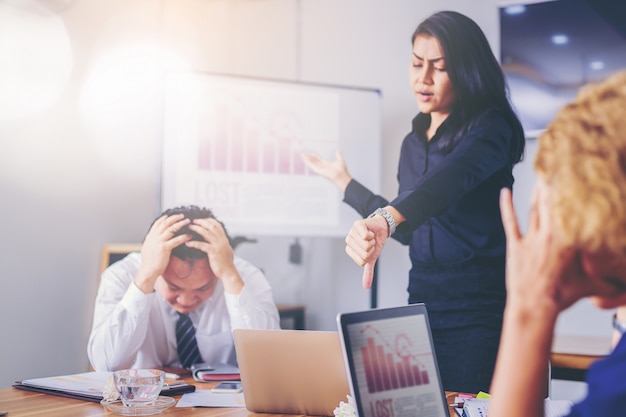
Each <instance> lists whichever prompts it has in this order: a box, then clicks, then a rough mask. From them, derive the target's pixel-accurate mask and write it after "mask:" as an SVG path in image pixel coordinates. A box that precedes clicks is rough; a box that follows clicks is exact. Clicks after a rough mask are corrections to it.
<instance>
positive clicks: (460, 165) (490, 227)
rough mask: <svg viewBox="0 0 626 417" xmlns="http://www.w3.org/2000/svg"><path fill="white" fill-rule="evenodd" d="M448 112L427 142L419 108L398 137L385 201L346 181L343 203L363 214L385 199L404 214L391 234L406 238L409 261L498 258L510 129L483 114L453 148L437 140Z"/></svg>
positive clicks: (423, 116)
mask: <svg viewBox="0 0 626 417" xmlns="http://www.w3.org/2000/svg"><path fill="white" fill-rule="evenodd" d="M449 119H450V117H449V118H448V119H447V120H446V121H445V122H444V123H443V124H442V125H441V126H440V127H439V129H438V130H437V133H436V134H435V136H433V138H432V139H431V140H430V141H428V140H427V139H426V134H425V132H426V129H427V128H428V126H429V125H430V115H427V114H418V115H417V116H416V117H415V118H414V119H413V129H412V131H411V133H409V134H408V135H407V136H406V137H405V138H404V141H403V143H402V148H401V152H400V162H399V165H398V182H399V193H398V196H397V197H396V198H395V199H394V200H392V201H391V202H388V201H387V200H386V199H385V198H383V197H381V196H379V195H375V194H374V193H372V192H371V191H369V190H368V189H367V188H365V187H364V186H363V185H361V184H360V183H358V182H357V181H355V180H352V181H351V182H350V184H348V187H347V188H346V191H345V196H344V202H346V203H348V204H349V205H350V206H352V207H353V208H355V209H356V210H357V211H358V212H359V213H360V214H361V215H362V216H363V217H365V216H367V215H369V214H370V213H371V212H373V211H374V210H375V209H376V208H378V207H384V206H386V205H388V204H390V205H391V206H393V207H395V208H396V209H398V211H400V213H402V215H404V217H405V218H406V221H405V222H404V223H402V224H401V225H400V226H399V227H398V230H397V232H396V233H395V234H394V235H393V238H394V239H396V240H398V241H400V242H402V243H403V244H409V248H410V258H411V262H412V263H413V265H415V264H426V265H428V264H439V265H445V264H446V263H453V264H458V263H459V262H464V261H468V260H476V261H479V262H482V261H487V262H488V261H489V260H490V259H496V258H499V259H504V256H505V248H506V240H505V236H504V229H503V226H502V221H501V218H500V209H499V205H498V204H499V203H498V200H499V194H500V189H502V188H503V187H508V188H512V185H513V175H512V170H513V161H512V160H511V156H510V155H511V151H510V149H511V146H512V140H513V139H512V136H513V131H512V129H511V127H510V125H509V123H508V122H507V121H506V119H505V118H504V117H502V116H501V115H500V114H499V113H497V112H492V113H491V114H489V115H487V116H485V117H484V118H483V119H482V120H481V122H479V123H478V124H477V125H476V126H474V127H473V128H472V129H470V130H469V131H468V132H467V133H466V134H465V136H464V137H463V138H462V139H461V140H460V141H459V142H458V144H457V145H456V146H455V147H454V148H453V149H452V150H446V149H444V148H443V147H442V146H440V142H441V139H442V136H443V135H444V133H448V132H447V130H450V129H453V127H452V126H451V123H450V122H449Z"/></svg>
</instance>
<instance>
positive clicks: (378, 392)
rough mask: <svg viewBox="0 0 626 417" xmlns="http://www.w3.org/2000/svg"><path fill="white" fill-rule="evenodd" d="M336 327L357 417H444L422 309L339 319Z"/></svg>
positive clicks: (444, 405) (373, 312)
mask: <svg viewBox="0 0 626 417" xmlns="http://www.w3.org/2000/svg"><path fill="white" fill-rule="evenodd" d="M337 326H338V328H339V335H340V337H341V345H342V351H343V355H344V360H345V364H346V369H347V370H348V374H349V378H348V382H349V384H350V394H351V395H352V397H353V398H354V400H355V402H356V406H357V414H358V416H359V417H381V416H412V417H448V415H449V414H448V404H447V401H446V395H445V392H444V390H443V385H442V383H441V377H440V374H439V367H438V365H437V358H436V356H435V350H434V348H433V339H432V334H431V331H430V324H429V322H428V314H427V312H426V307H425V306H424V304H411V305H407V306H402V307H394V308H384V309H373V310H367V311H360V312H352V313H343V314H341V313H340V314H339V315H337ZM459 348H460V349H462V347H461V346H460V347H459Z"/></svg>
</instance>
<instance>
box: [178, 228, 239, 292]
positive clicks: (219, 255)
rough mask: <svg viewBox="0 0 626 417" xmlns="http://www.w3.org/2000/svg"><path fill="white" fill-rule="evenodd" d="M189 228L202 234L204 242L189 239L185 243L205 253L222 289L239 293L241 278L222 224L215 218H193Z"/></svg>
mask: <svg viewBox="0 0 626 417" xmlns="http://www.w3.org/2000/svg"><path fill="white" fill-rule="evenodd" d="M189 229H191V230H193V231H194V232H196V233H198V234H199V235H200V236H202V238H204V240H205V242H201V241H197V240H191V241H187V242H186V245H187V246H188V247H190V248H194V249H198V250H201V251H202V252H204V253H206V254H207V257H208V259H209V265H210V266H211V270H212V271H213V273H214V274H215V276H216V277H217V278H218V279H219V280H221V281H222V284H223V285H224V290H225V291H226V292H228V293H231V294H239V293H240V292H241V290H242V289H243V280H242V279H241V276H240V275H239V271H237V268H235V263H234V257H235V255H234V251H233V248H232V247H231V246H230V243H229V242H228V237H227V236H226V232H225V231H224V228H223V227H222V224H221V223H220V222H219V221H217V220H216V219H195V220H193V222H192V223H191V224H190V225H189Z"/></svg>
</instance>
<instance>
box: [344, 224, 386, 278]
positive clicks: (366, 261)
mask: <svg viewBox="0 0 626 417" xmlns="http://www.w3.org/2000/svg"><path fill="white" fill-rule="evenodd" d="M388 235H389V225H388V224H387V221H386V220H385V218H384V217H382V216H374V217H371V218H367V219H363V220H357V221H355V222H354V224H353V225H352V228H351V229H350V231H349V232H348V236H346V253H347V254H348V256H350V258H352V260H353V261H354V262H355V263H356V264H357V265H360V266H363V267H364V268H363V288H370V287H371V286H372V279H373V277H374V265H375V263H376V260H377V259H378V256H379V255H380V252H381V251H382V249H383V246H385V242H386V241H387V238H388Z"/></svg>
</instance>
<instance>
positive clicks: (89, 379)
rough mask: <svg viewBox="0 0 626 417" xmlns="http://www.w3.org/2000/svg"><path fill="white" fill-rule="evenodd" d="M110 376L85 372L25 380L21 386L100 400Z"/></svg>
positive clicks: (106, 373)
mask: <svg viewBox="0 0 626 417" xmlns="http://www.w3.org/2000/svg"><path fill="white" fill-rule="evenodd" d="M110 376H111V372H85V373H82V374H74V375H63V376H54V377H49V378H33V379H25V380H23V381H22V384H24V385H26V386H31V387H36V388H45V389H53V390H57V391H63V392H68V393H74V394H80V395H85V396H91V397H100V398H102V391H103V390H104V386H105V385H106V383H107V381H108V379H109V377H110Z"/></svg>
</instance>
